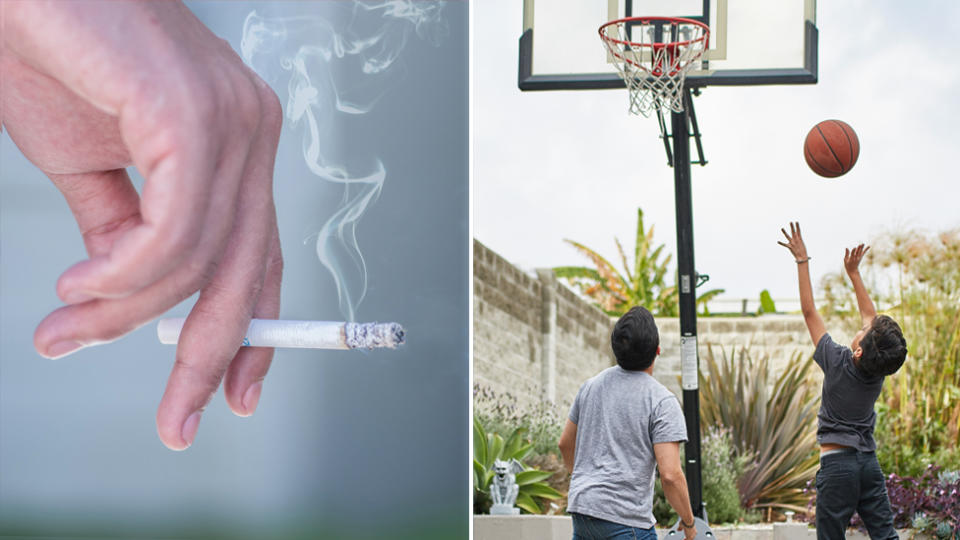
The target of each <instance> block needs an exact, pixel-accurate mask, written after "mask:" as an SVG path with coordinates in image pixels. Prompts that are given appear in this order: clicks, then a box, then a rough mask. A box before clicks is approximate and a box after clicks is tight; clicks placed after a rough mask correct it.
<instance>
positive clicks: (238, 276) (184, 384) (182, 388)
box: [157, 103, 281, 450]
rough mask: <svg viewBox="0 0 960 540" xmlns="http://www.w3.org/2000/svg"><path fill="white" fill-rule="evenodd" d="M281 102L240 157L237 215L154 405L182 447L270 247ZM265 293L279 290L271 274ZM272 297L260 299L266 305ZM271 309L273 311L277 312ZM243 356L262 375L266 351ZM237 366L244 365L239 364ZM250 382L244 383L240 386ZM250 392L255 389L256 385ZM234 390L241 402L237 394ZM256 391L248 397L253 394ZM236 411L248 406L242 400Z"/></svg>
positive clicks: (249, 304)
mask: <svg viewBox="0 0 960 540" xmlns="http://www.w3.org/2000/svg"><path fill="white" fill-rule="evenodd" d="M280 114H281V113H280V110H279V103H277V104H276V105H275V108H273V106H271V109H270V110H269V111H268V112H267V113H265V117H264V122H263V123H262V124H263V125H262V128H261V129H259V130H258V134H257V136H256V137H255V141H254V144H253V145H252V147H251V152H250V154H249V155H248V157H247V160H246V167H245V171H244V174H243V184H242V188H241V189H240V194H239V199H238V204H237V212H236V219H235V224H234V227H233V230H232V231H231V234H230V240H229V242H228V246H227V249H226V251H225V252H224V254H223V257H222V258H221V260H220V263H219V266H218V268H217V271H216V274H215V275H214V276H213V279H212V280H211V281H210V283H209V284H207V285H206V286H205V287H203V289H201V292H200V297H199V299H198V300H197V303H196V305H194V307H193V309H192V310H191V312H190V315H188V316H187V319H186V321H185V322H184V326H183V330H182V331H181V333H180V339H179V341H178V344H177V356H176V361H175V363H174V367H173V370H172V371H171V373H170V377H169V379H168V381H167V387H166V390H165V392H164V395H163V398H162V399H161V401H160V405H159V407H158V409H157V432H158V434H159V435H160V439H161V440H162V441H163V443H164V444H166V445H167V446H168V447H169V448H171V449H174V450H182V449H185V448H187V447H188V446H190V445H191V444H192V443H193V440H194V437H195V435H196V432H197V428H198V426H199V422H200V417H201V415H202V413H203V409H204V408H205V407H206V405H207V403H208V402H209V400H210V398H211V397H212V396H213V393H214V392H215V391H216V389H217V387H218V386H219V385H220V381H221V380H222V378H223V376H224V374H225V373H226V371H227V369H228V367H229V366H230V364H231V362H232V360H234V358H235V357H236V356H237V354H238V349H239V348H240V345H241V340H242V338H243V336H244V334H245V333H246V330H247V327H248V326H249V324H250V319H251V318H252V317H253V314H254V309H255V308H256V307H257V306H258V303H259V299H260V297H261V295H262V292H263V288H264V281H265V276H266V273H267V261H268V254H269V253H270V249H271V245H272V243H273V241H274V240H275V239H276V237H277V234H276V230H277V229H276V217H275V215H276V214H275V209H274V205H273V197H272V192H273V179H272V171H273V160H274V156H275V153H276V144H277V139H278V138H279V123H280ZM272 279H273V280H274V281H273V282H272V283H271V287H276V290H275V291H274V290H271V291H270V294H271V296H273V295H276V296H277V297H279V282H278V279H277V278H276V277H273V276H272ZM271 304H272V301H271V300H265V303H264V305H265V306H266V307H267V308H270V309H272V306H271ZM275 316H276V315H274V317H275ZM240 356H241V359H243V358H247V360H248V362H247V363H246V364H245V366H246V367H247V370H245V371H243V372H242V373H243V374H244V375H250V374H252V375H253V376H254V377H255V378H258V377H262V376H263V375H265V373H266V369H267V367H269V360H270V357H271V354H270V353H266V354H264V353H263V352H262V351H261V352H259V353H257V352H255V353H253V355H252V358H248V357H250V354H243V355H240ZM241 367H244V366H243V365H242V366H241ZM249 389H250V388H249V387H248V388H244V389H243V391H244V393H246V391H247V390H249ZM253 391H254V393H256V392H258V391H259V390H258V389H256V388H254V389H253ZM244 397H245V396H242V395H241V396H240V405H241V407H243V399H244ZM254 397H256V396H250V397H249V399H250V400H251V404H252V399H253V398H254ZM242 412H244V413H248V414H249V412H252V409H251V410H250V411H249V412H248V411H247V409H246V407H243V408H242Z"/></svg>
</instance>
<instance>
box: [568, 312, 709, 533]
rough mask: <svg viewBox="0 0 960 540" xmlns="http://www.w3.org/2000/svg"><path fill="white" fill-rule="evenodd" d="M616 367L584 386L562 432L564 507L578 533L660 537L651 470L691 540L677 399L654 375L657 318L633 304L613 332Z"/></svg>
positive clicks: (691, 518)
mask: <svg viewBox="0 0 960 540" xmlns="http://www.w3.org/2000/svg"><path fill="white" fill-rule="evenodd" d="M610 341H611V345H612V347H613V352H614V355H615V356H616V358H617V364H618V365H616V366H613V367H610V368H607V369H605V370H603V371H601V372H600V373H599V374H597V375H596V376H594V377H593V378H591V379H589V380H588V381H587V382H585V383H583V386H581V387H580V391H579V392H578V393H577V397H576V399H574V402H573V406H572V407H571V409H570V417H569V419H568V420H567V424H566V427H564V430H563V434H562V435H561V436H560V451H561V453H562V455H563V461H564V464H565V465H566V466H567V469H568V470H569V471H570V472H572V473H573V475H572V477H571V479H570V490H569V492H568V501H567V511H568V512H569V513H570V515H571V516H572V517H573V538H574V539H575V540H578V539H602V538H621V535H625V536H623V537H624V538H627V537H628V538H640V539H650V540H656V538H657V535H656V531H655V530H654V525H655V523H656V521H655V520H654V518H653V486H654V472H655V470H656V468H657V467H658V466H659V468H660V478H661V481H662V483H663V490H664V495H666V497H667V500H668V501H669V502H670V504H671V506H673V508H674V509H675V510H676V511H677V514H678V515H679V516H680V520H681V527H683V529H684V535H685V537H686V539H687V540H691V539H692V538H694V537H695V536H696V532H697V531H696V528H695V527H694V516H693V511H692V510H691V508H690V500H689V495H688V494H687V482H686V479H685V477H684V476H683V470H682V467H681V463H680V442H684V441H686V440H687V429H686V423H685V421H684V418H683V411H682V410H681V408H680V403H679V401H677V398H676V396H674V395H673V394H672V393H671V392H670V391H669V390H667V389H666V387H664V386H663V385H662V384H660V383H659V382H657V381H656V379H654V378H653V376H652V372H653V361H654V359H655V358H656V357H657V355H658V354H660V346H659V345H660V335H659V333H658V331H657V326H656V324H655V323H654V321H653V315H651V314H650V312H649V311H647V310H646V309H644V308H642V307H634V308H633V309H631V310H630V311H628V312H627V313H626V314H625V315H624V316H623V317H621V318H620V320H618V321H617V324H616V326H615V327H614V329H613V333H612V335H611V337H610Z"/></svg>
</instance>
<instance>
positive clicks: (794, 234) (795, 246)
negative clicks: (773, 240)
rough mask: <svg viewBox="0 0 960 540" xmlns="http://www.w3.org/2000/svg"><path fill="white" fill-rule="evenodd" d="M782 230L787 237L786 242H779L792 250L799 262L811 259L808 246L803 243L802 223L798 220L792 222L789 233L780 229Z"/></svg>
mask: <svg viewBox="0 0 960 540" xmlns="http://www.w3.org/2000/svg"><path fill="white" fill-rule="evenodd" d="M780 232H782V233H783V236H785V237H786V239H787V241H786V242H780V241H778V242H777V243H778V244H780V245H781V246H783V247H785V248H787V249H789V250H790V253H792V254H793V258H794V260H796V261H797V262H805V261H807V260H808V259H809V257H807V246H806V245H805V244H804V243H803V237H802V236H801V235H800V224H799V223H797V222H793V221H791V222H790V234H787V231H785V230H784V229H780Z"/></svg>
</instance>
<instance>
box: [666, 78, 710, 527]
mask: <svg viewBox="0 0 960 540" xmlns="http://www.w3.org/2000/svg"><path fill="white" fill-rule="evenodd" d="M683 92H684V95H683V102H684V108H683V111H682V112H671V113H670V115H671V128H672V129H671V132H672V134H673V135H672V136H673V183H674V193H675V201H676V209H677V272H678V274H679V275H678V277H679V281H678V285H679V303H680V365H681V370H680V371H681V387H682V388H683V416H684V419H685V420H686V422H687V439H688V440H687V443H686V445H685V446H684V450H685V452H684V453H685V457H686V464H685V471H686V477H687V489H688V490H689V492H690V506H691V508H692V509H693V513H694V515H696V516H698V517H700V518H701V519H704V520H706V518H707V516H706V510H705V509H704V506H703V488H702V485H703V484H702V480H701V476H700V391H699V380H698V379H699V373H700V369H699V368H700V359H699V357H698V355H697V283H698V282H699V280H698V278H697V273H696V270H695V269H694V268H695V267H694V263H693V197H692V193H691V186H690V131H689V128H688V126H689V116H688V111H689V110H690V108H691V107H692V106H693V98H692V97H691V96H690V89H689V88H684V89H683Z"/></svg>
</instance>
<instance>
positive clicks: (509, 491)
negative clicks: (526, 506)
mask: <svg viewBox="0 0 960 540" xmlns="http://www.w3.org/2000/svg"><path fill="white" fill-rule="evenodd" d="M518 472H523V465H522V464H521V463H520V462H519V461H517V460H516V459H511V460H510V461H501V460H499V459H498V460H495V461H494V462H493V473H494V474H493V482H491V483H490V498H491V499H492V500H493V506H491V507H490V513H491V514H496V515H507V516H509V515H514V514H519V513H520V509H519V508H515V507H514V506H513V504H514V503H515V502H517V494H518V493H519V492H520V486H518V485H517V473H518Z"/></svg>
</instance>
